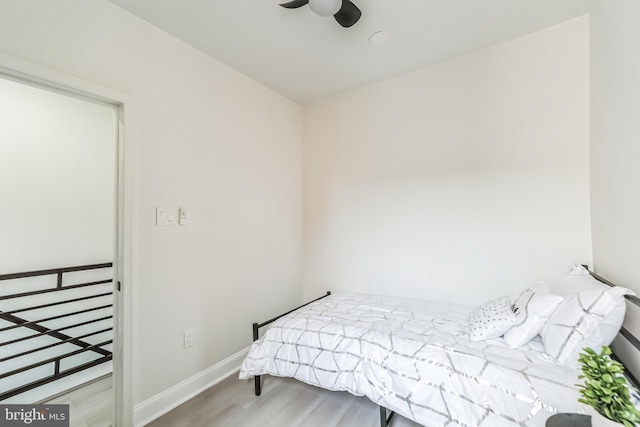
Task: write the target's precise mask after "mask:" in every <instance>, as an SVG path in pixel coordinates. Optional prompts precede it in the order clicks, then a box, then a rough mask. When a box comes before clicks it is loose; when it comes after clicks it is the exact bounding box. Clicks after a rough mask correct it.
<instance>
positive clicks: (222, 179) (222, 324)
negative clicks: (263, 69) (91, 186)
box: [0, 0, 302, 403]
mask: <svg viewBox="0 0 640 427" xmlns="http://www.w3.org/2000/svg"><path fill="white" fill-rule="evenodd" d="M0 53H3V54H6V55H10V56H13V57H17V58H20V59H23V60H26V61H30V62H33V63H36V64H38V65H42V66H45V67H48V68H51V69H54V70H57V71H59V72H62V73H65V74H68V75H72V76H78V77H80V78H82V79H85V80H88V81H90V82H93V83H95V84H99V85H103V86H106V87H109V88H112V89H114V90H117V91H119V92H123V93H127V94H129V95H130V96H131V100H132V104H133V105H130V106H129V107H131V108H133V112H132V117H133V123H127V124H126V126H132V127H133V141H128V143H135V147H136V159H135V161H136V164H135V179H136V196H137V197H136V206H135V210H136V212H137V215H136V216H137V219H136V222H135V224H133V229H134V230H135V233H136V235H135V241H136V244H135V247H134V259H135V265H134V266H133V268H134V273H135V276H136V280H135V282H134V283H132V284H130V285H131V286H133V287H134V301H133V325H132V327H133V328H134V332H133V341H134V343H135V344H134V345H135V347H134V349H133V350H134V359H135V360H134V366H133V371H134V375H135V377H134V397H135V402H134V403H139V402H142V401H144V400H146V399H148V398H150V397H152V396H154V395H156V394H158V393H160V392H162V391H164V390H166V389H167V388H169V387H170V386H172V385H175V384H176V383H178V382H180V381H182V380H184V379H186V378H188V377H190V376H191V375H194V374H196V373H199V372H201V371H203V370H204V369H206V368H208V367H210V366H211V365H213V364H215V363H217V362H219V361H221V360H223V359H225V358H226V357H228V356H230V355H231V354H234V353H235V352H237V351H239V350H240V349H242V348H244V347H245V346H247V345H248V344H249V343H250V341H251V335H250V334H251V331H250V324H251V323H252V322H253V321H256V320H257V319H264V318H266V317H267V316H269V315H272V314H274V313H273V311H274V310H275V311H277V310H280V309H284V308H286V307H290V306H292V305H294V304H297V303H299V302H300V301H301V289H300V285H299V283H300V265H301V252H302V222H301V221H302V212H301V205H302V199H301V197H302V196H301V145H300V141H301V111H300V107H299V106H297V105H296V104H294V103H293V102H291V101H289V100H287V99H285V98H283V97H282V96H280V95H277V94H275V93H274V92H272V91H271V90H268V89H266V88H265V87H263V86H261V85H259V84H258V83H256V82H254V81H252V80H250V79H248V78H246V77H245V76H243V75H241V74H239V73H238V72H236V71H234V70H232V69H230V68H228V67H227V66H225V65H223V64H221V63H219V62H217V61H215V60H213V59H211V58H209V57H207V56H205V55H204V54H202V53H200V52H198V51H196V50H195V49H193V48H191V47H189V46H187V45H186V44H184V43H182V42H180V41H178V40H176V39H175V38H173V37H170V36H168V35H167V34H166V33H163V32H162V31H160V30H158V29H156V28H154V27H152V26H151V25H149V24H148V23H146V22H144V21H142V20H140V19H138V18H136V17H134V16H132V15H130V14H129V13H127V12H124V11H123V10H121V9H119V8H117V7H116V6H114V5H113V4H111V3H109V2H107V1H104V0H94V1H90V2H78V1H72V0H60V1H56V2H51V1H47V0H5V1H2V2H0ZM156 206H184V207H187V208H188V209H189V214H190V218H189V225H187V226H185V227H163V228H161V227H156V226H155V207H156ZM238 307H242V309H238ZM186 329H193V330H194V339H195V344H194V346H193V347H192V348H190V349H187V350H184V349H183V348H182V332H183V331H184V330H186Z"/></svg>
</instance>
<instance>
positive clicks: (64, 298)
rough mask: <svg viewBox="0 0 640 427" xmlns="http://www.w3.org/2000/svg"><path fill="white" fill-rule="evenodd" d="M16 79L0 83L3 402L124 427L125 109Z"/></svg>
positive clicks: (0, 371) (0, 77)
mask: <svg viewBox="0 0 640 427" xmlns="http://www.w3.org/2000/svg"><path fill="white" fill-rule="evenodd" d="M1 65H2V64H0V66H1ZM0 71H4V70H0ZM16 74H20V73H15V72H10V73H7V74H4V73H2V74H0V94H2V96H0V122H4V123H2V125H0V141H2V143H1V144H0V179H2V180H3V182H4V183H5V185H3V186H2V187H1V188H0V197H2V200H3V208H2V209H0V220H1V223H2V224H3V226H2V227H3V230H2V234H3V236H5V238H3V239H2V242H1V243H0V257H2V259H3V262H2V263H1V264H0V265H1V266H0V349H1V350H2V351H1V353H2V355H3V356H2V357H0V402H1V403H19V404H37V403H43V402H49V403H67V404H69V405H70V416H71V420H72V422H73V423H74V424H77V423H78V422H80V421H81V422H84V423H85V424H87V425H92V424H94V423H97V424H100V425H108V424H107V423H106V422H108V421H110V422H111V425H113V426H118V427H120V426H124V425H126V424H127V423H126V422H124V421H121V420H124V419H126V417H124V414H122V413H119V412H120V411H122V397H123V394H125V393H123V388H125V387H124V385H125V383H124V381H122V372H121V371H122V369H121V368H122V366H123V360H122V354H123V351H122V347H123V343H122V342H121V341H122V340H121V337H122V330H123V327H124V321H123V318H122V306H123V295H122V294H121V292H120V289H121V286H122V284H123V283H124V280H123V277H124V275H123V269H124V261H123V260H124V255H123V253H122V252H124V250H123V247H124V246H125V245H124V243H123V241H124V232H123V230H124V228H123V218H124V213H123V204H124V203H123V189H124V183H123V168H122V163H123V150H122V143H123V138H122V136H123V117H122V111H123V105H122V104H118V103H115V102H109V101H107V100H105V99H103V98H100V97H99V96H95V97H94V96H92V95H88V94H86V93H80V91H79V90H73V91H69V90H66V88H61V87H60V86H59V85H57V84H55V83H51V84H50V85H49V84H48V82H46V81H45V82H43V80H40V79H39V78H36V77H33V78H31V76H29V75H27V76H22V75H16ZM73 393H76V395H78V394H79V395H81V396H83V399H82V401H84V402H87V401H90V400H91V399H87V396H88V393H93V394H95V395H96V398H95V399H94V400H93V401H94V405H93V408H88V409H87V408H82V410H80V408H74V405H75V403H74V402H72V401H71V400H68V401H65V400H64V399H71V398H70V397H69V396H72V395H73ZM105 396H106V398H105ZM95 402H98V403H99V404H97V405H96V404H95ZM87 411H89V412H92V415H87V414H88V413H89V412H87ZM79 416H84V417H87V419H86V420H78V419H74V417H79ZM101 417H102V418H101ZM105 421H106V422H105ZM97 424H96V425H97Z"/></svg>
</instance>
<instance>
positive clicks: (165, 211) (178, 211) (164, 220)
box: [156, 208, 187, 226]
mask: <svg viewBox="0 0 640 427" xmlns="http://www.w3.org/2000/svg"><path fill="white" fill-rule="evenodd" d="M178 224H180V225H187V209H186V208H156V225H157V226H166V225H178Z"/></svg>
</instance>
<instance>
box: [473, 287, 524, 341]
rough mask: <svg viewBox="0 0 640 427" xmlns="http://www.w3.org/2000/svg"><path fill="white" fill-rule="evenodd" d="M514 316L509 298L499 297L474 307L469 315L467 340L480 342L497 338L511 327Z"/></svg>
mask: <svg viewBox="0 0 640 427" xmlns="http://www.w3.org/2000/svg"><path fill="white" fill-rule="evenodd" d="M515 322H516V315H515V314H514V313H513V311H511V304H510V301H509V297H508V296H507V297H500V298H496V299H493V300H491V301H487V302H485V303H484V304H482V305H480V306H478V307H476V308H475V309H474V310H473V311H472V312H471V314H470V315H469V327H468V333H469V339H470V340H471V341H482V340H488V339H491V338H498V337H500V336H502V334H504V333H505V332H506V331H508V330H509V328H511V326H513V324H514V323H515Z"/></svg>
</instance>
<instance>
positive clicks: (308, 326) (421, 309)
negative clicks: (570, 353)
mask: <svg viewBox="0 0 640 427" xmlns="http://www.w3.org/2000/svg"><path fill="white" fill-rule="evenodd" d="M471 310H472V307H470V306H462V305H455V304H442V303H435V302H426V301H414V300H407V299H400V298H389V297H380V296H371V295H360V294H340V295H333V296H329V297H327V298H324V299H322V300H320V301H317V302H315V303H313V304H311V305H309V306H307V307H304V308H302V309H300V310H298V311H296V312H294V313H291V314H289V315H287V316H285V317H282V318H280V319H279V320H278V321H276V322H274V323H273V324H272V325H271V326H270V327H269V328H268V329H267V331H266V333H265V334H264V336H263V337H262V338H261V339H259V340H258V341H256V342H255V343H254V344H253V345H252V347H251V350H250V351H249V354H248V356H247V357H246V359H245V360H244V362H243V364H242V368H241V370H240V378H241V379H246V378H250V377H252V376H254V375H263V374H270V375H276V376H284V377H293V378H296V379H298V380H300V381H304V382H306V383H309V384H313V385H315V386H318V387H322V388H325V389H329V390H346V391H348V392H350V393H352V394H355V395H358V396H361V395H364V396H367V397H368V398H369V399H371V400H372V401H373V402H375V403H377V404H379V405H382V406H384V407H386V408H388V409H390V410H393V411H395V412H397V413H398V414H401V415H403V416H405V417H407V418H410V419H412V420H414V421H416V422H418V423H420V424H422V425H424V426H428V427H432V426H433V427H436V426H447V427H452V426H487V427H501V426H505V427H506V426H509V427H512V426H518V425H520V426H532V427H543V426H544V424H545V421H546V419H547V418H548V417H549V416H550V415H551V414H553V413H555V412H579V411H580V410H581V405H580V404H579V403H578V402H577V399H578V391H577V387H576V386H575V384H577V383H578V378H577V377H578V373H579V372H578V366H577V365H575V366H571V367H561V366H557V365H555V364H554V363H553V362H552V361H550V359H549V358H548V357H547V356H546V354H545V353H544V351H543V348H542V344H541V343H540V341H539V340H534V341H533V342H532V343H530V344H529V345H528V346H526V347H523V348H521V349H509V348H507V347H506V346H505V345H504V343H503V342H502V340H501V339H497V340H492V341H487V342H471V341H468V339H467V335H466V332H465V330H464V329H465V326H466V323H467V320H466V319H467V315H468V314H469V312H470V311H471Z"/></svg>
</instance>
